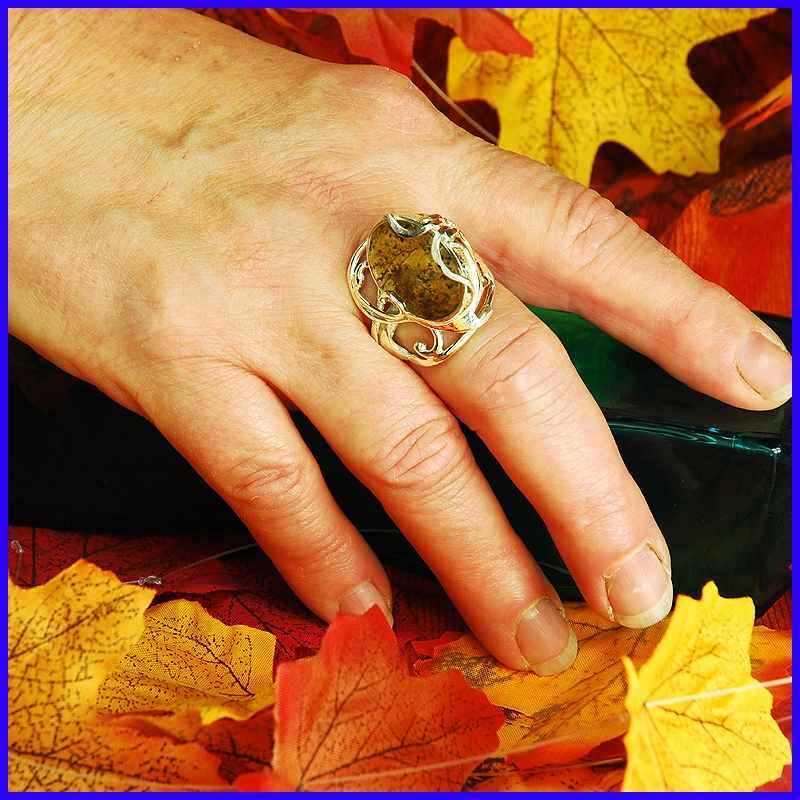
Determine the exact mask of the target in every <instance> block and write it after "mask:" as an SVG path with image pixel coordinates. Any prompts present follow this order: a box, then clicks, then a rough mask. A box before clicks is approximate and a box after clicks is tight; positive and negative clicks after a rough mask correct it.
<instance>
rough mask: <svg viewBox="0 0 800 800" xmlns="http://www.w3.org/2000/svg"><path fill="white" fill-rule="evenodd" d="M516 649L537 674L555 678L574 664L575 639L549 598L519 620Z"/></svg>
mask: <svg viewBox="0 0 800 800" xmlns="http://www.w3.org/2000/svg"><path fill="white" fill-rule="evenodd" d="M517 646H518V647H519V649H520V652H521V653H522V657H523V658H524V659H525V661H526V663H527V665H528V667H529V668H530V669H531V670H533V671H534V672H535V673H536V674H537V675H542V676H546V675H555V674H556V673H558V672H563V671H564V670H565V669H568V668H569V667H571V666H572V664H573V663H574V661H575V656H576V655H577V654H578V637H577V636H575V631H573V630H572V628H570V626H569V625H568V624H567V621H566V620H565V619H564V617H562V616H561V613H560V612H559V611H558V609H557V608H556V607H555V606H554V605H553V604H552V603H551V602H550V599H549V598H548V597H540V598H539V600H537V601H536V602H535V603H534V604H533V605H532V606H530V608H528V609H527V610H526V611H524V612H523V614H522V616H521V617H520V620H519V624H518V625H517Z"/></svg>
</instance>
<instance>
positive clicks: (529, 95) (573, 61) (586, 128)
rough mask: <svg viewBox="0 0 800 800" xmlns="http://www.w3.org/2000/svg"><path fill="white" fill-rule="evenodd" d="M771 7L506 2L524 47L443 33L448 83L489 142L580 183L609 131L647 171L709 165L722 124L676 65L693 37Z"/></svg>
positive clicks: (715, 162) (715, 160) (715, 157)
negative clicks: (530, 53)
mask: <svg viewBox="0 0 800 800" xmlns="http://www.w3.org/2000/svg"><path fill="white" fill-rule="evenodd" d="M771 11H772V9H747V8H706V9H684V8H668V9H654V8H591V9H581V8H569V9H565V8H536V9H509V14H510V15H511V17H512V19H513V20H514V23H515V25H516V27H517V30H518V31H519V32H520V33H521V34H522V35H523V36H525V37H526V38H527V39H529V40H530V41H531V42H533V46H534V50H535V57H533V58H527V57H522V56H513V55H512V56H501V55H498V54H496V53H481V54H475V53H472V52H470V50H469V49H468V48H467V46H466V45H465V43H464V42H463V41H462V40H460V39H457V38H456V39H454V40H453V41H452V42H451V45H450V57H449V59H450V60H449V65H448V79H447V85H448V93H449V95H450V97H451V98H452V99H453V100H456V101H463V100H475V99H483V100H486V101H487V102H489V103H490V104H491V105H493V106H494V107H495V108H496V109H497V113H498V115H499V117H500V138H499V145H500V147H503V148H505V149H507V150H513V151H515V152H517V153H523V154H524V155H528V156H530V157H531V158H535V159H538V160H540V161H543V162H544V163H546V164H549V165H550V166H552V167H555V168H556V169H558V170H559V171H561V172H564V173H565V174H566V175H568V176H569V177H571V178H574V179H576V180H578V181H580V182H581V183H583V184H586V185H588V183H589V180H590V176H591V172H592V165H593V163H594V158H595V154H596V152H597V149H598V147H599V146H600V145H601V144H602V143H603V142H617V143H619V144H622V145H624V146H625V147H627V148H628V149H630V150H632V151H633V152H634V153H635V154H636V155H637V156H639V157H640V158H641V159H642V160H643V161H644V162H645V163H646V164H647V166H648V167H650V169H652V170H653V171H654V172H658V173H661V172H666V171H668V170H671V171H673V172H676V173H678V174H680V175H692V174H694V173H696V172H716V171H717V170H718V168H719V143H720V141H721V140H722V137H723V135H724V129H723V128H722V126H721V125H720V122H719V109H718V107H717V106H716V104H715V103H714V102H713V101H712V100H711V99H710V98H709V97H708V96H707V95H706V94H705V93H704V92H703V91H702V90H701V89H700V87H699V86H698V85H697V84H696V83H695V82H694V81H693V80H692V77H691V74H690V72H689V69H688V68H687V65H686V58H687V56H688V55H689V51H690V50H691V49H692V48H693V47H694V46H695V45H697V44H699V43H701V42H704V41H707V40H710V39H714V38H716V37H718V36H722V35H723V34H726V33H729V32H731V31H735V30H739V29H741V28H744V27H745V26H746V25H747V23H748V21H749V20H751V19H753V18H755V17H759V16H763V15H765V14H768V13H770V12H771Z"/></svg>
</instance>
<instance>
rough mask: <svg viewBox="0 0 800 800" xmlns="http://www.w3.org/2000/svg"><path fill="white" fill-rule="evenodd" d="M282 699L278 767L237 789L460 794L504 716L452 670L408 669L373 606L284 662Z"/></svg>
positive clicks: (338, 622)
mask: <svg viewBox="0 0 800 800" xmlns="http://www.w3.org/2000/svg"><path fill="white" fill-rule="evenodd" d="M276 696H277V698H276V703H275V708H274V714H275V746H274V752H273V762H272V770H273V771H272V772H271V773H262V774H257V775H253V776H243V777H242V778H241V779H238V780H237V781H236V783H235V786H236V787H237V788H239V789H241V790H247V789H250V790H253V789H258V788H260V789H266V788H282V789H307V790H329V789H339V790H346V791H359V790H361V791H364V790H370V791H418V790H431V791H436V790H440V791H458V790H460V789H461V787H462V785H463V783H464V781H465V779H466V777H467V776H468V775H469V773H470V771H471V770H472V768H473V767H474V766H476V765H477V764H478V763H480V762H481V761H482V760H483V754H486V753H491V752H492V751H494V749H495V748H496V746H497V733H496V732H497V730H498V728H500V726H501V725H502V724H503V720H504V714H503V712H502V711H501V710H500V709H499V708H496V707H495V706H493V705H492V704H491V703H489V701H488V700H487V699H486V697H485V695H483V693H482V692H479V691H476V690H474V689H471V688H470V687H469V686H468V685H467V683H466V681H465V680H464V678H463V676H461V675H460V674H459V673H457V672H455V671H453V672H449V673H447V674H444V675H435V676H432V677H429V678H420V677H414V676H412V675H409V674H408V671H407V670H406V669H405V668H404V666H403V662H402V660H401V658H400V654H399V651H398V647H397V642H396V640H395V637H394V634H393V633H392V631H391V629H390V628H389V626H388V623H387V622H386V620H385V618H384V616H383V614H382V613H381V612H380V611H379V610H378V609H377V608H372V609H371V610H370V611H368V612H367V613H366V614H364V615H363V616H350V615H346V614H340V615H338V616H337V617H336V618H335V619H334V621H333V622H332V623H331V626H330V628H329V630H328V632H327V634H326V635H325V638H324V640H323V642H322V646H321V648H320V652H319V654H318V655H316V656H314V657H312V658H308V659H304V660H302V661H296V662H293V663H286V664H281V665H280V666H279V667H278V671H277V678H276ZM434 765H438V766H434Z"/></svg>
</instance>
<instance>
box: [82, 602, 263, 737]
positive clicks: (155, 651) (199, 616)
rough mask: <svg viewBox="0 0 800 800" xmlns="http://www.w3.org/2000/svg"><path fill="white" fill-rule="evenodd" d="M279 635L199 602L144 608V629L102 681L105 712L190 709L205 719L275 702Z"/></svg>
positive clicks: (245, 713) (243, 714)
mask: <svg viewBox="0 0 800 800" xmlns="http://www.w3.org/2000/svg"><path fill="white" fill-rule="evenodd" d="M274 653H275V637H274V636H273V635H272V634H271V633H267V632H266V631H259V630H255V629H254V628H248V627H246V626H244V625H233V626H228V625H225V624H223V623H222V622H219V621H218V620H216V619H214V618H213V617H212V616H210V615H209V614H208V613H207V612H206V611H205V610H204V609H203V608H202V607H201V606H200V605H199V604H198V603H193V602H190V601H188V600H172V601H170V602H167V603H163V604H161V605H158V606H155V607H154V608H151V609H149V610H148V611H147V612H146V613H145V630H144V633H143V635H142V636H141V638H140V639H139V640H138V641H137V642H136V644H135V645H134V646H133V647H132V648H131V650H130V652H129V653H128V654H127V655H126V656H125V658H124V659H123V660H122V661H121V662H120V663H119V664H118V665H117V667H116V669H115V670H114V671H113V672H112V673H111V674H110V675H109V676H108V678H107V679H106V680H105V681H104V682H103V683H102V684H101V686H100V689H99V692H98V698H97V707H98V710H99V711H100V712H101V713H106V714H108V713H117V714H119V713H131V712H137V711H155V710H164V711H171V712H173V713H174V712H177V711H181V710H188V709H193V710H196V711H198V712H199V713H200V715H201V720H202V722H203V724H205V725H207V724H209V723H211V722H214V721H215V720H218V719H222V718H231V719H246V718H247V717H250V716H252V715H253V714H254V713H255V712H256V711H260V710H261V709H262V708H265V707H267V706H270V705H272V703H273V702H274V700H275V688H274V686H273V683H272V666H273V664H272V659H273V656H274Z"/></svg>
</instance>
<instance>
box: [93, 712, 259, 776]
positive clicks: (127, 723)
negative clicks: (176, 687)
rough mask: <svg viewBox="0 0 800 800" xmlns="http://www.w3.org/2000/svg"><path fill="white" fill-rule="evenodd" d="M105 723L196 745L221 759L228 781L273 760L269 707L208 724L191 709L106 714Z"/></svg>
mask: <svg viewBox="0 0 800 800" xmlns="http://www.w3.org/2000/svg"><path fill="white" fill-rule="evenodd" d="M107 722H108V724H109V725H110V726H116V727H121V728H128V729H131V730H135V731H138V732H139V733H140V734H142V735H144V736H151V737H163V736H164V735H165V734H166V735H167V736H169V737H171V738H172V739H174V740H176V741H177V742H181V743H187V744H196V745H199V746H200V747H202V748H203V749H204V750H205V751H206V752H207V753H211V754H213V755H215V756H218V757H219V758H220V759H221V762H220V765H219V774H220V775H221V776H222V777H223V778H225V779H226V780H229V781H232V780H233V779H234V778H237V777H238V776H239V775H242V774H246V773H251V772H253V771H255V770H260V769H263V768H264V767H266V766H269V764H270V763H271V762H272V738H273V716H272V708H265V709H263V710H262V711H259V712H257V713H256V714H254V715H253V716H252V717H250V718H249V719H244V720H235V719H218V720H216V722H212V723H211V724H210V725H203V721H202V717H201V715H200V712H199V711H194V710H190V711H180V712H178V713H177V714H159V713H155V714H121V715H118V716H114V717H108V718H107Z"/></svg>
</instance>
